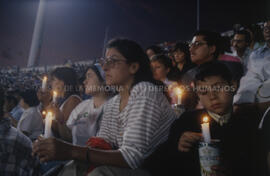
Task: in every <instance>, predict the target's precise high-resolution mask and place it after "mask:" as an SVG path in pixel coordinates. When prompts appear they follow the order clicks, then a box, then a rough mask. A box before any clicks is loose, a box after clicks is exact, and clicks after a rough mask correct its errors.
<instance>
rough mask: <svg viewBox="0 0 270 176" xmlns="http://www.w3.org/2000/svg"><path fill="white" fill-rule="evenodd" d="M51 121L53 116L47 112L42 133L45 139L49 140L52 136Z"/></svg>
mask: <svg viewBox="0 0 270 176" xmlns="http://www.w3.org/2000/svg"><path fill="white" fill-rule="evenodd" d="M52 120H53V114H52V112H48V113H47V115H46V118H45V131H44V137H45V138H49V137H51V136H52Z"/></svg>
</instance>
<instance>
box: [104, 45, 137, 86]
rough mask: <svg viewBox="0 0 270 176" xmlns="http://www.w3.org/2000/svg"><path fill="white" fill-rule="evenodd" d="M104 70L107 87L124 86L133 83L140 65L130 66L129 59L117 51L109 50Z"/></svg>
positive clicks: (133, 64)
mask: <svg viewBox="0 0 270 176" xmlns="http://www.w3.org/2000/svg"><path fill="white" fill-rule="evenodd" d="M103 70H104V72H105V75H106V84H107V85H114V86H123V85H127V84H130V83H132V81H133V79H134V75H135V73H136V72H137V71H138V64H135V63H132V64H128V63H127V59H126V58H125V57H124V56H123V55H122V54H121V53H120V52H119V51H118V50H117V49H115V48H108V49H107V50H106V58H105V63H104V64H103Z"/></svg>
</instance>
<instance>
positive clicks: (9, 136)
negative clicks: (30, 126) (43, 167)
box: [0, 118, 39, 176]
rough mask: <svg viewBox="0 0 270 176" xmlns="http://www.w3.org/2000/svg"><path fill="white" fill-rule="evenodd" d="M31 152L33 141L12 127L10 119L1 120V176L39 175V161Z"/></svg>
mask: <svg viewBox="0 0 270 176" xmlns="http://www.w3.org/2000/svg"><path fill="white" fill-rule="evenodd" d="M31 152H32V142H31V140H30V139H29V138H28V137H26V136H25V135H23V134H22V133H21V132H19V131H18V130H16V129H15V128H13V127H11V123H10V120H9V119H8V118H0V175H1V176H11V175H16V176H36V175H39V169H38V168H39V161H38V160H37V159H36V158H34V157H32V155H31Z"/></svg>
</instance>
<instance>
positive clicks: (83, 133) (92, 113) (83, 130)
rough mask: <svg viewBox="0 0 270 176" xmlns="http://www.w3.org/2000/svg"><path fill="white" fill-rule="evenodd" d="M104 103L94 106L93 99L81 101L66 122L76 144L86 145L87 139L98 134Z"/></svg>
mask: <svg viewBox="0 0 270 176" xmlns="http://www.w3.org/2000/svg"><path fill="white" fill-rule="evenodd" d="M102 109H103V105H102V106H100V107H99V108H94V102H93V100H92V99H89V100H85V101H83V102H81V103H80V104H79V105H78V106H76V108H74V109H73V111H72V112H71V114H70V116H69V119H68V121H67V123H66V125H67V126H68V128H70V129H71V130H72V141H73V144H75V145H80V146H85V145H86V142H87V140H88V139H89V138H90V137H92V136H96V133H97V130H98V128H99V122H100V119H101V116H102Z"/></svg>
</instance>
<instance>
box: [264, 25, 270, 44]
mask: <svg viewBox="0 0 270 176" xmlns="http://www.w3.org/2000/svg"><path fill="white" fill-rule="evenodd" d="M263 36H264V40H265V41H266V42H267V43H270V21H267V22H266V23H264V26H263Z"/></svg>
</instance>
